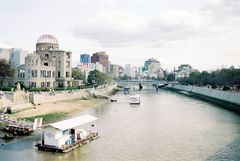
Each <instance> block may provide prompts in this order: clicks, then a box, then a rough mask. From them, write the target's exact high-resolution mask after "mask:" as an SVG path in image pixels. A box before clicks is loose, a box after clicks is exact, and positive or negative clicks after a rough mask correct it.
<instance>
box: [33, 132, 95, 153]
mask: <svg viewBox="0 0 240 161" xmlns="http://www.w3.org/2000/svg"><path fill="white" fill-rule="evenodd" d="M97 138H99V135H98V133H97V132H92V133H90V134H89V136H87V137H86V138H84V139H81V140H78V141H76V142H75V143H73V144H71V145H64V146H63V147H62V148H58V147H56V146H51V145H43V144H37V145H36V147H38V150H44V151H49V152H59V153H67V152H69V151H71V150H75V149H76V148H78V147H81V146H83V145H84V144H88V143H90V142H91V141H93V140H95V139H97Z"/></svg>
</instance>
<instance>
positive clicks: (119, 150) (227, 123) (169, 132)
mask: <svg viewBox="0 0 240 161" xmlns="http://www.w3.org/2000/svg"><path fill="white" fill-rule="evenodd" d="M117 95H118V102H109V103H107V104H104V105H102V106H100V107H98V108H94V109H90V110H88V111H85V112H83V113H80V114H77V115H82V114H85V113H88V114H91V115H93V116H96V117H98V118H99V119H98V120H97V121H96V122H95V127H93V128H95V129H97V130H98V132H99V135H100V138H99V139H97V140H94V141H92V142H91V143H90V144H88V145H84V146H83V147H80V148H77V149H76V150H74V151H71V152H69V153H67V154H59V153H51V152H45V151H38V150H37V148H36V147H34V145H35V144H36V143H38V141H39V138H40V137H39V135H33V136H27V137H21V138H16V139H14V140H13V141H9V142H5V141H3V140H0V141H1V144H0V160H1V161H28V160H36V161H66V160H69V161H162V160H163V161H168V160H169V161H175V160H177V161H178V160H179V161H192V160H194V161H202V160H209V161H211V160H224V159H225V160H230V159H232V160H236V161H237V160H240V154H239V152H240V139H239V138H240V117H239V115H238V114H236V113H234V112H230V111H227V110H225V109H222V108H220V107H218V106H216V105H214V104H209V103H207V102H203V101H201V100H196V99H193V98H190V97H186V96H183V95H180V94H176V93H173V92H169V91H162V90H159V91H158V92H157V91H155V90H143V91H141V93H140V95H141V104H140V105H129V102H128V99H129V98H128V97H129V96H128V95H123V93H122V92H119V93H118V94H117Z"/></svg>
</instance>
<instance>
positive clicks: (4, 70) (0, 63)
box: [0, 59, 15, 79]
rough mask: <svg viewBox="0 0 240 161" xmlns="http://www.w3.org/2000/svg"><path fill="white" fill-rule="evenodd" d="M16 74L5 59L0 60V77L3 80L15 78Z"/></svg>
mask: <svg viewBox="0 0 240 161" xmlns="http://www.w3.org/2000/svg"><path fill="white" fill-rule="evenodd" d="M14 73H15V70H14V69H13V68H12V67H11V65H10V64H9V63H8V61H7V60H5V59H0V77H1V78H3V79H4V78H7V77H13V76H14Z"/></svg>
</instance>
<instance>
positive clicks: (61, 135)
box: [36, 115, 99, 153]
mask: <svg viewBox="0 0 240 161" xmlns="http://www.w3.org/2000/svg"><path fill="white" fill-rule="evenodd" d="M94 120H97V118H96V117H94V116H90V115H84V116H79V117H74V118H70V119H67V120H63V121H59V122H55V123H52V124H48V125H46V126H45V127H44V128H43V130H42V138H41V143H39V144H37V145H36V146H37V147H38V149H39V150H45V151H52V152H61V153H66V152H69V151H71V150H74V149H75V148H77V147H80V146H82V145H83V144H88V143H89V142H90V141H92V140H95V139H97V138H98V137H99V136H98V132H94V131H90V129H89V126H88V129H84V128H82V127H81V126H82V125H85V124H88V123H90V122H92V121H94ZM91 126H92V127H94V125H93V124H92V125H91Z"/></svg>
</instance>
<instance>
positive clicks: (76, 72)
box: [72, 67, 85, 80]
mask: <svg viewBox="0 0 240 161" xmlns="http://www.w3.org/2000/svg"><path fill="white" fill-rule="evenodd" d="M72 77H73V78H74V79H80V80H85V75H84V73H82V72H81V71H80V70H79V68H77V67H75V68H72Z"/></svg>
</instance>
